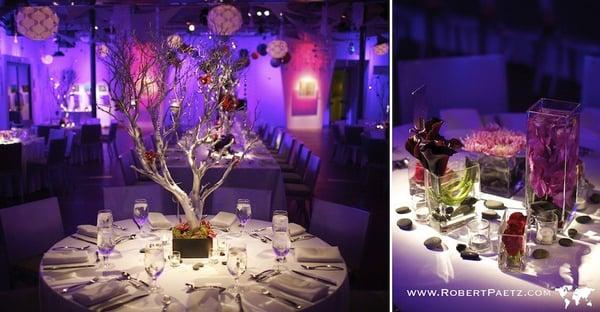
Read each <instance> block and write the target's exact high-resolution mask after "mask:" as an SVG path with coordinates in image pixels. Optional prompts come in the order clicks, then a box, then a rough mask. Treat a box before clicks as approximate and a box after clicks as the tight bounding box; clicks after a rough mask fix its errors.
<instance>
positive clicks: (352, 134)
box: [344, 125, 364, 145]
mask: <svg viewBox="0 0 600 312" xmlns="http://www.w3.org/2000/svg"><path fill="white" fill-rule="evenodd" d="M363 131H364V128H363V127H361V126H348V125H347V126H345V127H344V137H345V139H346V143H347V144H348V145H360V144H361V135H362V133H363Z"/></svg>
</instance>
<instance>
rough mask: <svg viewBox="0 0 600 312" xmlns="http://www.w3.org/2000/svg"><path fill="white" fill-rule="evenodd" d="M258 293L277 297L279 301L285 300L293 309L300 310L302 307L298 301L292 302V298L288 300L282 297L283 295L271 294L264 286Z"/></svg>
mask: <svg viewBox="0 0 600 312" xmlns="http://www.w3.org/2000/svg"><path fill="white" fill-rule="evenodd" d="M260 293H261V294H263V295H265V296H267V297H271V298H273V299H278V300H281V301H283V302H285V303H286V304H287V305H289V306H291V307H294V309H296V310H300V309H302V306H301V305H299V304H298V303H296V302H294V301H292V300H289V299H287V298H283V297H279V296H275V295H273V294H272V293H271V292H270V291H269V290H268V289H266V288H264V289H262V290H261V291H260Z"/></svg>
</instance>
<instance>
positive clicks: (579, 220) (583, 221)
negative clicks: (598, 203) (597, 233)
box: [575, 216, 592, 224]
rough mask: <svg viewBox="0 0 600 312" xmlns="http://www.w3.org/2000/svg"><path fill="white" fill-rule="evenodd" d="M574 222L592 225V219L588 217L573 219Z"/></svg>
mask: <svg viewBox="0 0 600 312" xmlns="http://www.w3.org/2000/svg"><path fill="white" fill-rule="evenodd" d="M575 221H577V222H579V223H581V224H588V223H592V218H590V216H579V217H577V218H575Z"/></svg>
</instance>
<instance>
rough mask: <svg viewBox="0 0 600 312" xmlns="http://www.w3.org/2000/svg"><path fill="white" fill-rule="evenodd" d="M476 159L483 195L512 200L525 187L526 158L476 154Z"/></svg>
mask: <svg viewBox="0 0 600 312" xmlns="http://www.w3.org/2000/svg"><path fill="white" fill-rule="evenodd" d="M475 159H476V160H477V163H478V164H479V170H480V182H481V191H482V192H483V193H488V194H493V195H498V196H502V197H506V198H510V197H512V196H513V195H515V194H516V193H517V192H519V191H520V190H521V189H522V188H523V186H524V185H525V182H524V175H525V158H523V157H518V156H512V157H499V156H489V155H485V154H476V156H475Z"/></svg>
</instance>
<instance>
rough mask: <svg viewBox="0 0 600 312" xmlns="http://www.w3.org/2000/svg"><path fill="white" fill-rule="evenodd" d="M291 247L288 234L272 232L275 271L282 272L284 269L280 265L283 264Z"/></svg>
mask: <svg viewBox="0 0 600 312" xmlns="http://www.w3.org/2000/svg"><path fill="white" fill-rule="evenodd" d="M291 247H292V242H291V241H290V234H289V233H288V232H287V231H285V232H280V231H278V232H273V252H275V261H276V262H277V265H276V266H275V270H276V271H278V272H279V271H282V270H284V269H285V267H284V266H282V265H281V263H285V257H286V256H287V255H288V253H289V252H290V248H291Z"/></svg>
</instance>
